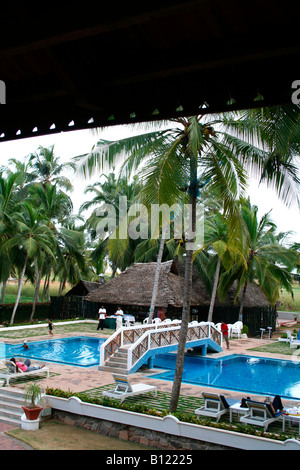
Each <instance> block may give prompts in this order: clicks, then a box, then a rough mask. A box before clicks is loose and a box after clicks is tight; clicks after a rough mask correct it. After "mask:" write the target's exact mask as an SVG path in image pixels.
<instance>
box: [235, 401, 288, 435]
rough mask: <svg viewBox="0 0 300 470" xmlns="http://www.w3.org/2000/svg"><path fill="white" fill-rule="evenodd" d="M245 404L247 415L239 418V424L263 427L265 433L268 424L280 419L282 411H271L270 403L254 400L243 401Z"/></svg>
mask: <svg viewBox="0 0 300 470" xmlns="http://www.w3.org/2000/svg"><path fill="white" fill-rule="evenodd" d="M245 403H246V405H247V406H248V408H249V413H248V414H246V415H245V416H242V417H241V418H240V421H241V423H246V424H254V425H256V426H263V428H264V430H265V431H266V430H267V428H268V426H269V424H271V423H273V422H274V421H277V420H278V419H281V416H282V414H283V411H278V412H275V413H274V411H273V409H272V407H271V405H270V403H264V402H259V401H254V400H248V399H245Z"/></svg>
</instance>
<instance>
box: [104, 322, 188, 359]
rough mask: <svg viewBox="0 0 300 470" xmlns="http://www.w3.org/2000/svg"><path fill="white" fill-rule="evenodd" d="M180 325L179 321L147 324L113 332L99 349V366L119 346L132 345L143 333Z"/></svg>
mask: <svg viewBox="0 0 300 470" xmlns="http://www.w3.org/2000/svg"><path fill="white" fill-rule="evenodd" d="M169 325H170V326H174V325H177V326H178V325H180V321H179V320H178V321H175V320H174V321H173V322H171V323H163V322H161V323H149V324H144V325H138V326H128V327H122V328H119V329H118V330H116V331H115V333H113V334H112V335H111V336H110V337H109V338H108V339H107V340H106V341H105V342H104V343H103V344H102V345H101V347H100V366H103V365H104V363H105V361H106V360H107V359H108V358H109V357H110V356H111V355H112V354H114V352H115V351H116V350H117V349H118V348H119V347H121V346H124V345H126V344H133V343H135V342H136V341H137V339H138V338H140V337H141V336H142V335H143V334H144V333H145V331H148V330H154V329H155V330H157V329H161V328H166V327H168V326H169Z"/></svg>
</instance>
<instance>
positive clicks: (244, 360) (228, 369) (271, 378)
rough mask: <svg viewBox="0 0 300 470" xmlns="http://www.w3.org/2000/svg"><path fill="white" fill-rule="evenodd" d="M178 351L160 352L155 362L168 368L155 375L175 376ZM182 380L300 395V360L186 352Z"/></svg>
mask: <svg viewBox="0 0 300 470" xmlns="http://www.w3.org/2000/svg"><path fill="white" fill-rule="evenodd" d="M175 363H176V355H175V354H171V353H170V354H160V355H157V356H156V357H155V361H154V366H155V367H157V368H160V369H168V370H167V371H166V372H164V373H159V374H156V375H155V378H159V379H163V380H170V381H173V379H174V370H175ZM182 381H183V382H185V383H190V384H195V385H205V386H209V387H213V388H221V389H225V390H226V389H228V390H236V391H240V392H245V393H246V392H247V393H257V394H262V395H272V396H274V395H280V396H281V397H285V398H293V399H300V363H299V362H293V361H284V360H277V359H265V358H259V357H253V356H238V355H230V356H226V357H223V358H219V359H211V358H206V357H199V356H198V357H195V356H193V357H192V356H186V357H185V360H184V371H183V377H182Z"/></svg>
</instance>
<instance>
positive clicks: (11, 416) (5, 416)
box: [0, 387, 24, 426]
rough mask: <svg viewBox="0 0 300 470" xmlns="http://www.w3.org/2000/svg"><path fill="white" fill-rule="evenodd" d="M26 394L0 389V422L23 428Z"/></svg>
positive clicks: (5, 388)
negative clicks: (22, 419) (23, 408)
mask: <svg viewBox="0 0 300 470" xmlns="http://www.w3.org/2000/svg"><path fill="white" fill-rule="evenodd" d="M23 404H24V392H22V390H12V389H10V388H7V387H2V388H0V421H4V422H6V423H11V424H15V425H16V426H21V416H22V414H23V413H24V411H23V410H22V405H23Z"/></svg>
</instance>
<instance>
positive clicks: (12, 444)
mask: <svg viewBox="0 0 300 470" xmlns="http://www.w3.org/2000/svg"><path fill="white" fill-rule="evenodd" d="M14 428H15V426H13V425H12V424H7V423H3V422H1V421H0V450H32V448H31V447H29V446H28V445H27V444H24V443H23V442H21V441H19V440H17V439H14V438H13V437H10V436H7V435H6V434H4V433H5V432H6V431H9V430H10V429H14Z"/></svg>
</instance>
